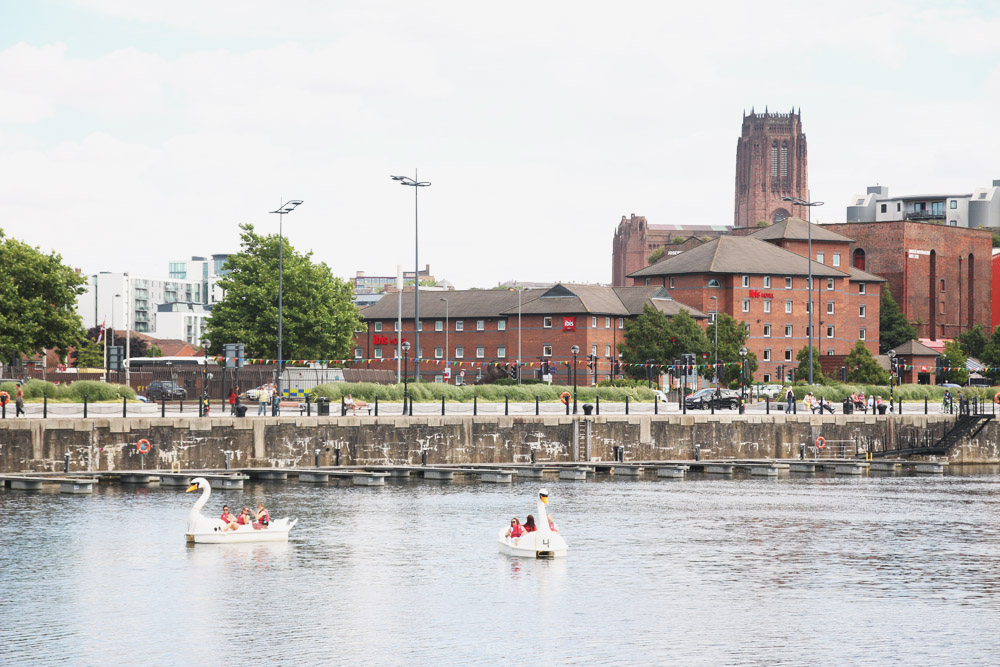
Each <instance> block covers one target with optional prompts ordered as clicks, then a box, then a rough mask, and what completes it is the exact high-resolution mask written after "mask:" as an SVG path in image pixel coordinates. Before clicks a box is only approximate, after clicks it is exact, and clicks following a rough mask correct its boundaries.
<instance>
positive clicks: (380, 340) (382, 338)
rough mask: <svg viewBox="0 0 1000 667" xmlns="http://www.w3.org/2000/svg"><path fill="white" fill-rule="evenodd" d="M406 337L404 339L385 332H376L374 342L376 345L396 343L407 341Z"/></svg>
mask: <svg viewBox="0 0 1000 667" xmlns="http://www.w3.org/2000/svg"><path fill="white" fill-rule="evenodd" d="M405 342H406V339H405V338H403V339H402V340H400V339H398V338H389V337H388V336H386V335H385V334H375V335H374V336H372V343H374V344H375V345H395V344H396V343H405Z"/></svg>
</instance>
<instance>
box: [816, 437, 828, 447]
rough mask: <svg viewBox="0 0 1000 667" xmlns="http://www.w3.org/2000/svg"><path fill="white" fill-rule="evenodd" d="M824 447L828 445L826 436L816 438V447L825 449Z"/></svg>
mask: <svg viewBox="0 0 1000 667" xmlns="http://www.w3.org/2000/svg"><path fill="white" fill-rule="evenodd" d="M824 447H826V438H824V437H823V436H819V437H818V438H816V449H823V448H824Z"/></svg>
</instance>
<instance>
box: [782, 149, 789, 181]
mask: <svg viewBox="0 0 1000 667" xmlns="http://www.w3.org/2000/svg"><path fill="white" fill-rule="evenodd" d="M781 177H782V178H788V142H787V141H782V142H781Z"/></svg>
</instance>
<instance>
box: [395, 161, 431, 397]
mask: <svg viewBox="0 0 1000 667" xmlns="http://www.w3.org/2000/svg"><path fill="white" fill-rule="evenodd" d="M390 178H391V179H392V180H394V181H397V182H398V183H399V184H400V185H408V186H410V187H412V188H413V264H414V266H413V329H414V332H413V335H414V337H415V339H416V345H417V349H416V350H414V357H413V381H414V382H420V224H419V223H420V217H419V215H418V213H419V206H418V199H417V193H419V192H420V188H426V187H428V186H429V185H430V182H429V181H421V180H420V178H419V176H418V175H417V171H416V170H414V171H413V178H410V177H409V176H390ZM400 298H402V295H400ZM400 334H402V332H400Z"/></svg>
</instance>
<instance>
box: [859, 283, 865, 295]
mask: <svg viewBox="0 0 1000 667" xmlns="http://www.w3.org/2000/svg"><path fill="white" fill-rule="evenodd" d="M864 293H865V284H864V283H858V294H864Z"/></svg>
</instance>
